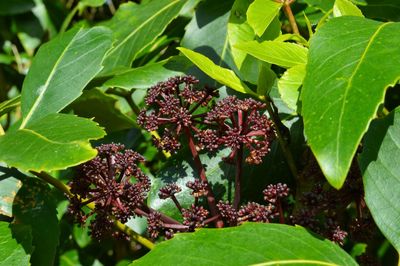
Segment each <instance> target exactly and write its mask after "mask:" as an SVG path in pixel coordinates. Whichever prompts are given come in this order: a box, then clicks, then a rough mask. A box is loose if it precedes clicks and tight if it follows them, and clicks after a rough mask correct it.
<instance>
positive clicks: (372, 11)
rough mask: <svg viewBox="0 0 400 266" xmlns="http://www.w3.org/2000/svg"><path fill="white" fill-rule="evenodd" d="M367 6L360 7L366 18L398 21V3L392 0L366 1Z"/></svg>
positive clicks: (399, 7) (399, 4)
mask: <svg viewBox="0 0 400 266" xmlns="http://www.w3.org/2000/svg"><path fill="white" fill-rule="evenodd" d="M366 2H367V5H363V6H360V9H361V11H362V12H363V14H364V15H365V16H366V17H368V18H374V19H379V20H389V21H399V20H400V2H399V1H393V0H366Z"/></svg>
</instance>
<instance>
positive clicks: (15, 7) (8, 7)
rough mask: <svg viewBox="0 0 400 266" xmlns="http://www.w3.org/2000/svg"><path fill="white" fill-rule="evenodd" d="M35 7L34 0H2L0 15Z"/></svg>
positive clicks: (12, 13) (21, 11)
mask: <svg viewBox="0 0 400 266" xmlns="http://www.w3.org/2000/svg"><path fill="white" fill-rule="evenodd" d="M33 7H35V2H34V1H33V0H12V1H7V0H0V15H15V14H21V13H25V12H27V11H29V10H31V9H32V8H33Z"/></svg>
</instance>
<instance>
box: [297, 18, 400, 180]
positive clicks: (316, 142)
mask: <svg viewBox="0 0 400 266" xmlns="http://www.w3.org/2000/svg"><path fill="white" fill-rule="evenodd" d="M355 36H357V37H355ZM399 40H400V24H399V23H381V22H377V21H372V20H368V19H364V18H360V17H347V16H345V17H339V18H334V19H332V20H330V21H328V22H327V23H326V24H325V25H324V26H323V27H322V28H320V29H319V30H318V31H317V33H316V34H315V35H314V37H313V38H312V40H311V44H310V53H309V57H308V60H309V62H308V64H307V70H306V72H307V73H306V77H305V79H304V85H303V88H302V95H301V100H302V114H303V116H304V127H305V134H306V136H307V138H308V143H309V145H310V146H311V149H312V151H313V152H314V154H315V156H316V158H317V160H318V162H319V164H320V166H321V169H322V170H323V172H324V174H325V176H326V177H327V179H328V181H329V183H330V184H331V185H332V186H334V187H335V188H340V187H341V186H342V185H343V182H344V180H345V178H346V175H347V172H348V170H349V168H350V164H351V161H352V158H353V156H354V154H355V152H356V150H357V146H358V144H359V142H360V140H361V138H362V136H363V135H364V133H365V131H366V130H367V128H368V124H369V123H370V121H371V120H372V119H373V118H374V116H375V114H376V111H377V110H378V106H379V105H380V103H381V102H382V101H383V99H384V95H385V90H386V88H387V87H388V86H390V85H394V84H396V82H397V80H398V78H399V76H400V70H399V68H397V67H393V64H392V63H390V62H400V48H399V46H398V45H397V44H398V41H399Z"/></svg>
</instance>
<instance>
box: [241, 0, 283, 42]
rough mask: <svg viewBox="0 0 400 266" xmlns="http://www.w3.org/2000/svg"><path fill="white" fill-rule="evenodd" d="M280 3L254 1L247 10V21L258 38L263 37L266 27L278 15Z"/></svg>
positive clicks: (264, 0)
mask: <svg viewBox="0 0 400 266" xmlns="http://www.w3.org/2000/svg"><path fill="white" fill-rule="evenodd" d="M281 7H282V3H281V2H277V1H274V0H255V1H254V2H253V3H252V4H251V5H250V6H249V9H248V10H247V21H248V23H249V25H250V26H251V27H252V28H253V29H254V31H255V32H256V33H257V35H258V36H261V35H263V33H264V31H265V30H266V29H267V27H268V25H269V24H270V23H271V22H272V20H273V19H274V18H275V17H276V16H277V15H278V14H279V10H280V9H281Z"/></svg>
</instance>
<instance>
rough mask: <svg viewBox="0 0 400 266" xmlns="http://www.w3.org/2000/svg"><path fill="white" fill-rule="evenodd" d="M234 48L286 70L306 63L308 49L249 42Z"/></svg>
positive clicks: (293, 44)
mask: <svg viewBox="0 0 400 266" xmlns="http://www.w3.org/2000/svg"><path fill="white" fill-rule="evenodd" d="M236 48H238V49H241V50H243V51H245V52H246V53H248V54H250V55H252V56H254V57H256V58H258V59H260V60H262V61H265V62H267V63H270V64H275V65H278V66H282V67H286V68H288V67H292V66H295V65H301V64H305V63H307V52H308V49H307V48H305V47H303V46H301V45H298V44H295V43H288V42H279V41H265V42H262V43H259V42H256V41H251V42H246V43H241V44H238V45H236Z"/></svg>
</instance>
